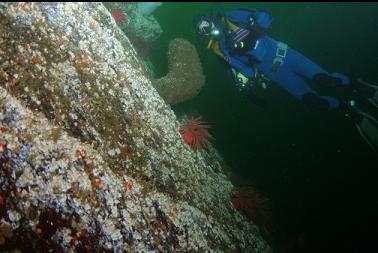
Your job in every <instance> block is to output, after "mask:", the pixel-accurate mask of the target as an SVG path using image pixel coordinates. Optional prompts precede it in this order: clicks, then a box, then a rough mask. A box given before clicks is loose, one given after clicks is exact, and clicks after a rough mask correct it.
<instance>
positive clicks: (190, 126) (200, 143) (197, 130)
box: [180, 116, 213, 150]
mask: <svg viewBox="0 0 378 253" xmlns="http://www.w3.org/2000/svg"><path fill="white" fill-rule="evenodd" d="M209 128H210V126H209V125H208V124H207V123H206V122H204V121H202V120H201V117H194V116H189V118H188V122H187V123H185V124H183V125H181V126H180V134H181V136H182V138H183V140H184V142H185V143H186V144H188V145H189V146H190V147H191V148H193V149H194V150H199V149H206V148H210V147H211V146H212V144H211V142H210V140H211V139H213V137H212V136H211V134H210V133H209V131H208V130H207V129H209Z"/></svg>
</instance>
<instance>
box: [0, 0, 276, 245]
mask: <svg viewBox="0 0 378 253" xmlns="http://www.w3.org/2000/svg"><path fill="white" fill-rule="evenodd" d="M178 129H179V122H178V121H177V119H176V117H175V115H174V113H173V112H172V111H171V109H170V107H169V106H168V105H167V104H166V103H165V102H164V101H163V99H162V98H161V97H160V96H159V95H158V93H157V92H156V90H155V89H154V88H153V86H152V85H151V82H150V81H149V79H148V78H146V77H145V74H144V72H143V70H142V68H141V65H140V63H139V61H138V58H137V57H136V55H135V50H134V49H133V48H132V46H131V44H130V43H129V41H128V39H127V38H126V37H125V36H124V35H123V34H122V32H121V31H120V30H119V28H118V27H117V26H116V24H115V22H114V20H113V19H112V17H111V15H110V14H109V12H108V11H107V10H106V9H105V8H104V6H103V5H102V4H100V3H0V168H1V170H0V251H1V252H3V251H11V250H14V249H18V250H19V251H21V252H34V251H36V252H205V251H206V250H210V251H211V252H240V251H241V252H269V251H270V248H269V246H268V245H267V243H266V242H265V241H264V240H263V239H262V238H261V236H260V235H259V231H258V228H257V227H256V226H254V225H253V224H250V223H248V222H247V221H246V219H245V218H244V217H243V216H242V215H241V214H239V213H238V212H237V211H236V210H235V209H234V208H233V207H232V204H231V202H230V195H231V194H232V189H233V186H232V184H231V183H230V181H229V180H228V179H227V177H226V176H225V175H224V174H223V173H222V168H220V167H219V166H220V165H219V163H216V162H214V160H212V159H209V158H208V157H207V156H205V155H204V154H202V153H201V152H194V151H192V150H191V149H190V148H189V147H188V146H186V145H185V143H184V142H183V141H182V139H181V136H180V134H179V131H178ZM72 250H73V251H72Z"/></svg>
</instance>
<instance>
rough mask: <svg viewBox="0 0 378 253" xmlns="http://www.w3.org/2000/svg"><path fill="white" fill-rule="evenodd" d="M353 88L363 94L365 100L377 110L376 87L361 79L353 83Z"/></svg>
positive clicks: (377, 96) (377, 94)
mask: <svg viewBox="0 0 378 253" xmlns="http://www.w3.org/2000/svg"><path fill="white" fill-rule="evenodd" d="M353 87H354V88H355V89H356V90H357V91H358V92H360V93H361V94H363V95H364V96H365V97H367V100H368V101H369V102H370V103H371V104H372V105H374V106H375V107H376V108H378V86H377V85H374V84H371V83H368V82H366V81H364V80H362V79H360V78H359V79H357V81H356V82H354V84H353Z"/></svg>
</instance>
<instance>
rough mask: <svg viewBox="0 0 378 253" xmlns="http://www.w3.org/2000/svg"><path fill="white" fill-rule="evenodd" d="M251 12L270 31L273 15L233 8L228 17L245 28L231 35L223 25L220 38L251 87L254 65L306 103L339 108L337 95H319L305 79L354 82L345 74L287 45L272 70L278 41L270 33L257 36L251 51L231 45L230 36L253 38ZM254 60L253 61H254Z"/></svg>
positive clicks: (225, 54)
mask: <svg viewBox="0 0 378 253" xmlns="http://www.w3.org/2000/svg"><path fill="white" fill-rule="evenodd" d="M251 13H253V17H254V23H256V24H258V25H260V27H264V25H265V26H266V28H267V29H266V30H268V29H269V28H270V24H271V22H272V17H271V16H270V14H268V13H266V12H260V11H253V12H251V10H243V9H238V10H233V11H229V12H226V13H225V17H226V19H228V20H229V21H230V22H232V23H233V24H237V26H238V27H240V28H241V30H238V33H236V32H234V33H233V34H230V31H229V29H228V28H225V27H222V28H221V29H222V31H223V33H222V34H223V35H222V37H221V38H220V39H219V48H220V50H221V52H222V53H223V59H224V60H225V61H226V62H227V63H228V64H229V65H230V66H232V67H233V68H234V69H236V70H238V71H240V72H241V73H242V74H244V75H245V76H246V77H248V78H249V79H250V80H252V83H250V84H249V87H248V88H251V86H252V85H253V79H254V78H255V77H256V76H255V75H256V73H255V72H256V71H255V69H254V68H256V69H257V70H258V71H260V72H261V73H262V74H264V75H265V76H266V77H268V78H269V79H270V80H273V81H275V82H276V83H277V84H278V85H280V86H281V87H282V88H284V89H285V90H287V91H288V92H289V93H290V94H292V95H293V96H295V97H296V98H298V99H300V100H303V101H304V102H309V104H315V105H318V104H319V103H320V104H323V105H325V106H323V107H324V108H326V109H338V108H339V107H340V106H341V104H340V101H339V100H338V99H337V98H334V97H330V96H319V95H318V94H317V92H316V91H315V90H313V89H312V88H311V87H310V86H308V85H307V83H306V82H305V80H304V78H307V79H311V80H314V81H315V82H318V83H327V82H335V80H336V83H338V85H350V83H351V81H350V79H349V78H348V77H346V76H345V75H342V74H339V73H333V74H330V73H328V72H327V71H326V70H324V69H323V68H321V67H320V66H319V65H318V64H316V63H314V62H313V61H311V60H310V59H308V58H307V57H305V56H304V55H302V54H301V53H299V52H298V51H296V50H294V49H292V48H290V47H287V50H286V56H285V57H284V58H282V59H283V63H282V65H280V66H279V67H278V68H277V69H275V70H274V71H272V66H273V61H274V59H275V58H276V57H277V56H276V52H277V47H278V44H277V43H278V42H277V41H276V40H274V39H272V38H271V37H269V36H267V35H266V32H263V33H260V34H259V35H258V36H255V39H254V41H256V40H257V41H256V43H255V44H254V45H255V46H254V47H253V48H251V49H250V50H248V51H244V52H243V53H235V52H234V51H233V49H232V48H230V43H229V41H230V37H231V41H235V42H236V41H237V40H238V39H240V38H241V37H243V35H245V34H248V33H249V37H248V36H246V38H247V39H246V43H250V41H248V40H251V36H250V35H251V34H252V32H248V31H251V29H250V26H249V27H248V22H250V20H249V18H250V16H251ZM244 28H245V29H244ZM246 30H248V31H246ZM227 36H228V37H227ZM251 59H253V60H252V61H251ZM251 62H252V63H251ZM319 74H321V75H319ZM317 75H318V76H317ZM318 77H319V78H318Z"/></svg>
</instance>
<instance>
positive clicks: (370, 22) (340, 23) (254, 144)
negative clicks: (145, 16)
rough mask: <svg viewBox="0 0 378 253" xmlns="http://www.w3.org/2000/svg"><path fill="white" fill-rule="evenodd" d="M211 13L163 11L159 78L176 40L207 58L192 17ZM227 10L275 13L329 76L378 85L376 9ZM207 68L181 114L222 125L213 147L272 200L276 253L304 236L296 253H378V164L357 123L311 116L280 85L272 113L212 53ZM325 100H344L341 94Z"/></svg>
mask: <svg viewBox="0 0 378 253" xmlns="http://www.w3.org/2000/svg"><path fill="white" fill-rule="evenodd" d="M211 6H212V4H211V3H164V4H163V6H162V7H159V8H158V9H157V10H156V12H155V17H156V18H157V20H158V21H159V23H160V24H161V26H162V28H163V30H164V33H163V35H162V36H161V38H160V41H159V47H160V48H159V50H157V51H156V52H155V53H154V54H153V55H152V61H153V63H156V64H155V65H156V66H161V67H160V69H157V73H158V74H159V75H164V74H165V73H166V71H167V67H166V66H162V65H165V64H161V62H164V61H166V50H167V46H168V41H169V40H171V39H173V38H177V37H181V38H184V39H187V40H189V41H190V42H192V43H193V44H195V45H196V47H197V50H198V52H203V50H202V49H201V46H203V45H202V44H200V43H199V42H198V41H196V39H195V36H194V33H193V27H192V19H193V17H194V16H195V15H196V14H206V13H210V10H211ZM222 6H223V8H224V9H225V10H228V9H232V8H237V7H241V6H246V7H253V8H258V9H262V10H267V11H269V12H270V13H271V14H272V15H273V16H274V23H273V28H272V30H271V32H270V36H272V37H273V38H275V39H277V40H281V41H284V42H286V43H288V44H289V45H290V46H291V47H293V48H295V49H297V50H299V51H300V52H302V53H304V54H305V55H307V56H308V57H309V58H311V59H313V60H314V61H315V62H317V63H319V64H320V65H321V66H323V67H324V68H325V69H327V70H329V71H330V72H341V73H344V74H346V75H349V76H351V77H363V78H365V79H367V80H371V81H375V82H376V83H378V74H377V73H378V4H377V3H222ZM157 63H159V64H157ZM202 63H203V69H204V73H205V75H206V78H207V79H206V84H205V86H204V87H203V89H202V90H201V92H200V94H199V95H198V96H197V97H196V98H194V99H193V100H191V101H189V102H186V103H183V104H180V105H178V106H175V107H173V109H174V110H175V111H176V112H177V113H181V112H186V113H191V112H195V113H197V114H200V115H202V116H203V119H204V120H206V121H208V122H209V124H211V125H212V126H213V128H212V129H211V130H212V132H211V133H212V134H213V136H214V137H215V140H214V145H215V147H216V148H217V149H218V150H219V151H220V153H221V155H222V156H223V157H224V158H225V160H226V162H227V163H228V164H229V165H230V166H231V167H232V169H233V171H234V173H235V174H238V175H240V176H241V177H242V178H245V182H243V183H245V184H249V185H253V186H254V187H255V188H256V189H257V190H258V191H260V192H261V193H262V194H264V195H266V196H267V197H269V199H270V200H271V201H270V203H271V206H272V213H273V219H274V224H275V229H274V231H273V232H271V234H270V235H267V236H266V237H267V240H269V241H270V242H271V244H272V245H273V246H274V248H275V249H276V252H283V248H284V247H285V245H288V244H289V241H291V240H292V239H293V238H297V236H296V235H298V234H300V235H303V238H304V240H305V243H304V246H303V250H301V251H292V252H369V251H368V250H367V249H368V247H369V246H371V247H372V246H374V247H376V245H374V244H373V242H374V241H376V235H377V234H378V233H377V232H378V231H377V227H376V224H378V221H377V211H378V210H377V208H376V207H375V205H374V204H377V202H378V201H377V198H376V192H377V191H376V187H375V186H376V185H377V179H378V177H377V170H378V156H377V153H374V152H373V151H372V150H371V149H370V148H369V147H368V146H367V145H366V144H365V142H364V141H363V140H362V138H361V137H360V135H359V134H358V132H357V131H356V129H355V128H354V126H353V125H352V123H351V122H350V121H348V120H346V119H345V118H343V117H342V116H340V115H337V114H335V113H333V112H321V111H316V110H313V109H311V108H308V107H306V106H305V105H303V104H302V103H301V102H300V101H298V100H297V99H295V98H294V97H292V96H291V95H290V94H288V93H287V92H285V91H284V90H282V89H281V88H279V87H277V86H274V85H273V86H270V87H269V88H268V89H267V90H264V91H260V95H261V96H263V97H265V98H266V99H267V100H268V102H269V106H268V108H259V107H256V106H255V105H253V104H252V103H251V102H249V101H248V100H247V99H246V98H244V97H243V96H242V95H241V94H240V93H239V92H238V91H237V90H236V89H235V88H234V87H233V85H232V80H231V79H230V77H228V76H227V75H226V73H225V69H224V67H223V66H222V65H221V64H220V62H219V61H218V59H216V57H215V55H213V54H212V53H211V52H208V54H207V56H206V58H204V59H203V62H202ZM314 88H316V87H314ZM316 89H317V88H316ZM317 90H319V91H324V90H321V89H317ZM325 91H327V90H325ZM324 95H338V96H339V97H343V96H345V94H344V91H334V90H331V91H329V93H325V94H324Z"/></svg>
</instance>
